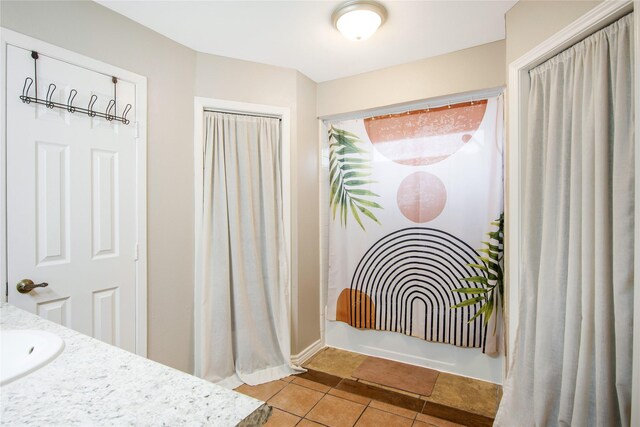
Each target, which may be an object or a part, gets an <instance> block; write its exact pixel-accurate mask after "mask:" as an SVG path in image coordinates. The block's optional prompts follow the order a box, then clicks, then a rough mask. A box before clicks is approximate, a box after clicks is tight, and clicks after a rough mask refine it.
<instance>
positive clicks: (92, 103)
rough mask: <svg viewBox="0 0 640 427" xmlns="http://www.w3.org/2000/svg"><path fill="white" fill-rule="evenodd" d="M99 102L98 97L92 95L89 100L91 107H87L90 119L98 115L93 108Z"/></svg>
mask: <svg viewBox="0 0 640 427" xmlns="http://www.w3.org/2000/svg"><path fill="white" fill-rule="evenodd" d="M97 100H98V95H91V98H90V99H89V106H88V107H87V114H88V115H89V117H95V116H96V115H97V113H96V112H95V111H93V106H94V105H95V104H96V101H97Z"/></svg>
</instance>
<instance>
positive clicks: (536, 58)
mask: <svg viewBox="0 0 640 427" xmlns="http://www.w3.org/2000/svg"><path fill="white" fill-rule="evenodd" d="M633 10H639V11H640V1H638V0H634V1H630V0H627V1H615V0H606V1H604V2H602V3H600V4H599V5H597V6H596V7H594V8H593V9H591V10H590V11H589V12H587V13H586V14H585V15H583V16H582V17H580V18H579V19H577V20H576V21H574V22H573V23H572V24H570V25H569V26H567V27H565V28H564V29H562V30H561V31H559V32H558V33H556V34H555V35H553V36H552V37H550V38H549V39H547V40H545V41H544V42H542V43H541V44H539V45H538V46H536V47H535V48H533V49H532V50H530V51H529V52H527V53H526V54H524V55H523V56H521V57H520V58H518V59H517V60H515V61H513V62H512V63H511V64H509V86H508V88H509V89H508V113H509V115H508V117H509V122H508V126H509V129H508V135H509V140H508V143H507V159H508V162H507V165H508V167H507V175H506V176H507V180H506V181H507V183H508V189H507V215H505V216H506V220H507V224H506V233H505V234H506V236H505V237H506V242H505V246H506V248H507V254H506V255H507V256H506V258H505V259H506V261H507V266H506V270H507V271H506V275H507V278H508V284H509V285H508V286H507V289H506V292H507V295H506V297H505V299H506V301H507V307H508V309H507V340H508V341H507V343H508V346H507V367H510V366H511V365H512V363H513V360H512V355H513V349H514V347H515V339H516V331H517V330H518V323H519V318H518V316H519V311H518V297H519V289H518V287H519V284H520V271H519V268H518V266H520V265H521V261H522V252H521V247H520V244H521V241H522V236H521V209H520V206H521V202H522V200H521V194H522V192H521V191H520V190H521V183H522V175H521V172H522V168H521V157H522V155H521V145H522V144H523V143H524V142H523V141H525V140H526V132H527V105H528V92H529V86H530V80H529V70H531V69H532V68H534V67H536V66H537V65H539V64H541V63H542V62H544V61H546V60H547V59H549V58H551V57H552V56H554V55H556V54H558V53H560V52H562V51H563V50H565V49H567V48H569V47H571V46H573V45H574V44H576V43H578V42H579V41H580V40H582V39H584V38H585V37H588V36H589V35H591V34H593V33H594V32H596V31H598V30H600V29H602V28H604V27H606V26H607V25H609V24H611V23H612V22H614V21H615V20H617V19H619V18H621V17H622V16H624V15H626V14H628V13H629V12H631V11H633ZM634 61H635V66H634V68H635V70H634V74H635V76H636V78H635V82H636V85H635V88H634V102H635V106H636V108H635V147H636V150H635V165H636V174H635V200H636V203H635V224H636V227H635V236H634V239H635V240H634V246H635V247H634V257H635V261H634V264H635V265H636V266H638V265H640V227H639V226H638V225H639V224H640V203H638V201H639V200H640V173H637V171H638V170H639V166H640V149H638V148H639V147H640V110H639V108H638V106H639V105H640V84H638V82H639V81H640V80H639V79H638V76H640V17H639V16H637V15H634ZM633 360H634V362H633V368H632V392H631V401H632V402H634V401H637V400H638V399H639V398H640V271H636V272H635V277H634V332H633ZM631 425H640V407H639V406H638V405H632V408H631Z"/></svg>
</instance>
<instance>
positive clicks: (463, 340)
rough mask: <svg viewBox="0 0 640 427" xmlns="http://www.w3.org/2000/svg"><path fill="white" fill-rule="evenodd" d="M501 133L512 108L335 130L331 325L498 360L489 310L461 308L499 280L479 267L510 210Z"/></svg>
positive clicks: (331, 135) (433, 113) (463, 106)
mask: <svg viewBox="0 0 640 427" xmlns="http://www.w3.org/2000/svg"><path fill="white" fill-rule="evenodd" d="M501 126H502V99H501V97H497V98H491V99H487V100H481V101H476V102H465V103H460V104H455V105H451V106H445V107H441V108H434V109H422V110H416V111H410V112H408V113H401V114H391V115H384V116H377V117H371V118H366V119H356V120H345V121H341V122H332V123H330V124H329V132H328V143H329V148H330V150H329V154H330V156H329V161H330V162H329V165H330V180H331V185H330V187H331V189H330V206H329V209H330V213H331V216H330V221H329V292H328V300H327V304H328V317H329V319H330V320H336V321H342V322H345V323H347V324H349V325H351V326H353V327H356V328H361V329H373V330H381V331H392V332H398V333H403V334H406V335H410V336H415V337H418V338H421V339H424V340H428V341H434V342H441V343H448V344H453V345H457V346H463V347H480V348H485V344H487V345H486V351H487V352H493V348H494V347H495V345H494V344H495V336H493V325H492V324H490V325H486V324H485V322H484V320H485V319H484V315H483V314H480V315H479V316H476V317H475V318H474V316H475V315H476V313H478V311H479V310H480V308H481V307H482V303H480V302H479V303H476V304H470V305H467V306H464V307H459V308H456V309H452V308H451V307H452V306H454V305H459V304H460V303H461V302H464V301H465V300H466V299H467V298H468V295H466V294H465V293H463V292H460V291H455V290H456V289H459V288H475V287H476V286H475V284H474V283H472V282H469V281H465V280H464V279H465V278H469V277H486V276H487V274H488V273H487V272H486V271H483V270H482V269H478V268H476V267H474V266H473V264H476V263H477V262H478V259H479V255H481V253H479V252H478V250H479V249H481V248H482V247H483V244H482V241H484V240H486V235H485V233H487V232H490V231H492V230H491V229H490V227H491V225H490V224H491V221H493V220H494V219H495V218H497V217H499V216H500V214H501V213H502V209H503V166H502V130H501ZM345 138H346V141H345ZM345 147H346V148H345ZM343 159H347V161H348V162H350V163H351V165H352V166H355V167H354V168H353V170H349V171H345V170H341V168H342V167H343V165H344V164H345V163H346V162H347V161H343ZM353 171H357V174H354V173H351V174H349V175H347V173H349V172H353ZM338 175H340V176H341V177H342V181H340V179H336V177H338ZM345 177H346V178H345ZM341 183H342V184H341ZM350 184H351V185H350ZM353 184H355V185H353ZM340 185H342V186H343V187H344V188H343V189H340V188H339V187H340ZM354 189H355V190H356V194H353V190H354ZM340 191H342V192H343V193H347V194H346V195H345V194H341V193H340ZM349 192H351V195H352V197H354V198H355V199H356V206H352V205H351V203H350V202H349V201H348V199H347V203H342V204H340V201H341V200H344V199H345V198H346V197H348V196H349V194H348V193H349ZM362 200H364V202H362ZM357 203H363V204H362V205H361V207H363V208H365V209H366V210H367V211H368V213H370V214H371V215H369V214H367V213H363V211H362V210H361V209H360V207H359V206H358V205H357ZM343 205H344V206H343ZM476 265H477V264H476ZM489 328H492V329H491V330H490V333H487V331H489ZM485 340H486V343H485Z"/></svg>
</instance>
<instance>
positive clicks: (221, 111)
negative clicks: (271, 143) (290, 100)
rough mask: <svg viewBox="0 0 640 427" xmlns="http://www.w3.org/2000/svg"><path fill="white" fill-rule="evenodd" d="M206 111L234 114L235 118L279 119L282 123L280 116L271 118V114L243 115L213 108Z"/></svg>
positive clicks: (238, 112)
mask: <svg viewBox="0 0 640 427" xmlns="http://www.w3.org/2000/svg"><path fill="white" fill-rule="evenodd" d="M204 111H206V112H207V113H222V114H233V115H235V116H249V117H263V118H265V119H278V120H280V121H282V117H280V116H270V115H269V114H251V113H242V112H240V111H237V112H236V111H225V110H214V109H211V108H205V109H204Z"/></svg>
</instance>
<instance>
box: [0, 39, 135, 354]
mask: <svg viewBox="0 0 640 427" xmlns="http://www.w3.org/2000/svg"><path fill="white" fill-rule="evenodd" d="M33 73H34V60H33V58H32V57H31V52H30V51H28V50H25V49H22V48H18V47H14V46H7V79H6V81H7V85H6V88H7V94H6V97H7V98H6V99H7V101H6V102H7V110H6V111H7V122H6V123H7V129H6V132H7V278H8V301H9V303H10V304H13V305H16V306H18V307H20V308H23V309H25V310H28V311H30V312H33V313H36V314H38V315H40V316H42V317H44V318H46V319H49V320H52V321H54V322H57V323H60V324H62V325H64V326H67V327H70V328H72V329H75V330H77V331H79V332H82V333H84V334H87V335H90V336H93V337H95V338H98V339H100V340H102V341H105V342H107V343H110V344H113V345H116V346H119V347H121V348H124V349H126V350H129V351H132V352H135V351H136V251H137V249H136V243H137V242H136V239H137V238H136V233H137V230H136V173H137V171H136V135H135V126H134V123H133V121H132V123H131V124H129V125H128V126H127V125H123V124H122V123H119V122H115V121H111V122H109V121H107V120H105V119H102V118H98V117H89V116H88V115H87V114H82V113H77V112H76V113H73V114H72V113H69V112H68V111H66V110H61V109H50V108H47V107H46V106H44V105H35V104H25V103H23V102H22V101H21V100H20V99H19V95H21V92H22V89H23V84H24V80H25V77H27V76H31V77H33ZM37 73H38V88H37V89H38V97H40V98H45V97H46V94H47V90H48V88H49V85H50V84H51V83H53V84H55V85H56V90H55V92H54V93H53V97H52V98H51V100H52V101H55V102H60V103H67V101H68V98H69V95H70V92H71V90H72V89H75V90H76V91H77V95H76V97H75V99H74V101H73V104H74V105H76V106H81V107H84V108H86V107H87V105H88V103H89V100H90V97H91V95H97V97H98V101H97V102H96V104H95V106H94V109H95V110H98V111H102V112H104V111H105V110H106V108H107V104H108V102H109V100H110V99H112V98H113V96H114V84H113V83H112V81H111V76H108V75H104V74H100V73H98V72H95V71H90V70H88V69H85V68H82V67H79V66H76V65H72V64H69V63H67V62H63V61H60V60H57V59H53V58H50V57H47V56H46V53H43V52H40V54H39V59H38V60H37ZM135 90H136V87H135V85H134V84H133V83H131V82H127V81H124V80H119V81H118V83H117V114H121V113H122V110H123V107H124V106H125V104H127V103H131V104H134V100H135ZM29 94H30V95H31V96H35V91H34V88H33V87H32V88H31V91H30V93H29ZM135 109H136V106H135V105H133V111H135ZM133 114H135V113H133ZM23 279H28V280H32V281H33V282H34V283H35V284H39V283H43V282H44V283H47V284H48V286H46V287H41V288H36V289H34V290H32V291H31V292H28V293H20V292H18V291H17V289H16V285H17V284H18V283H19V282H20V281H22V280H23Z"/></svg>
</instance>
